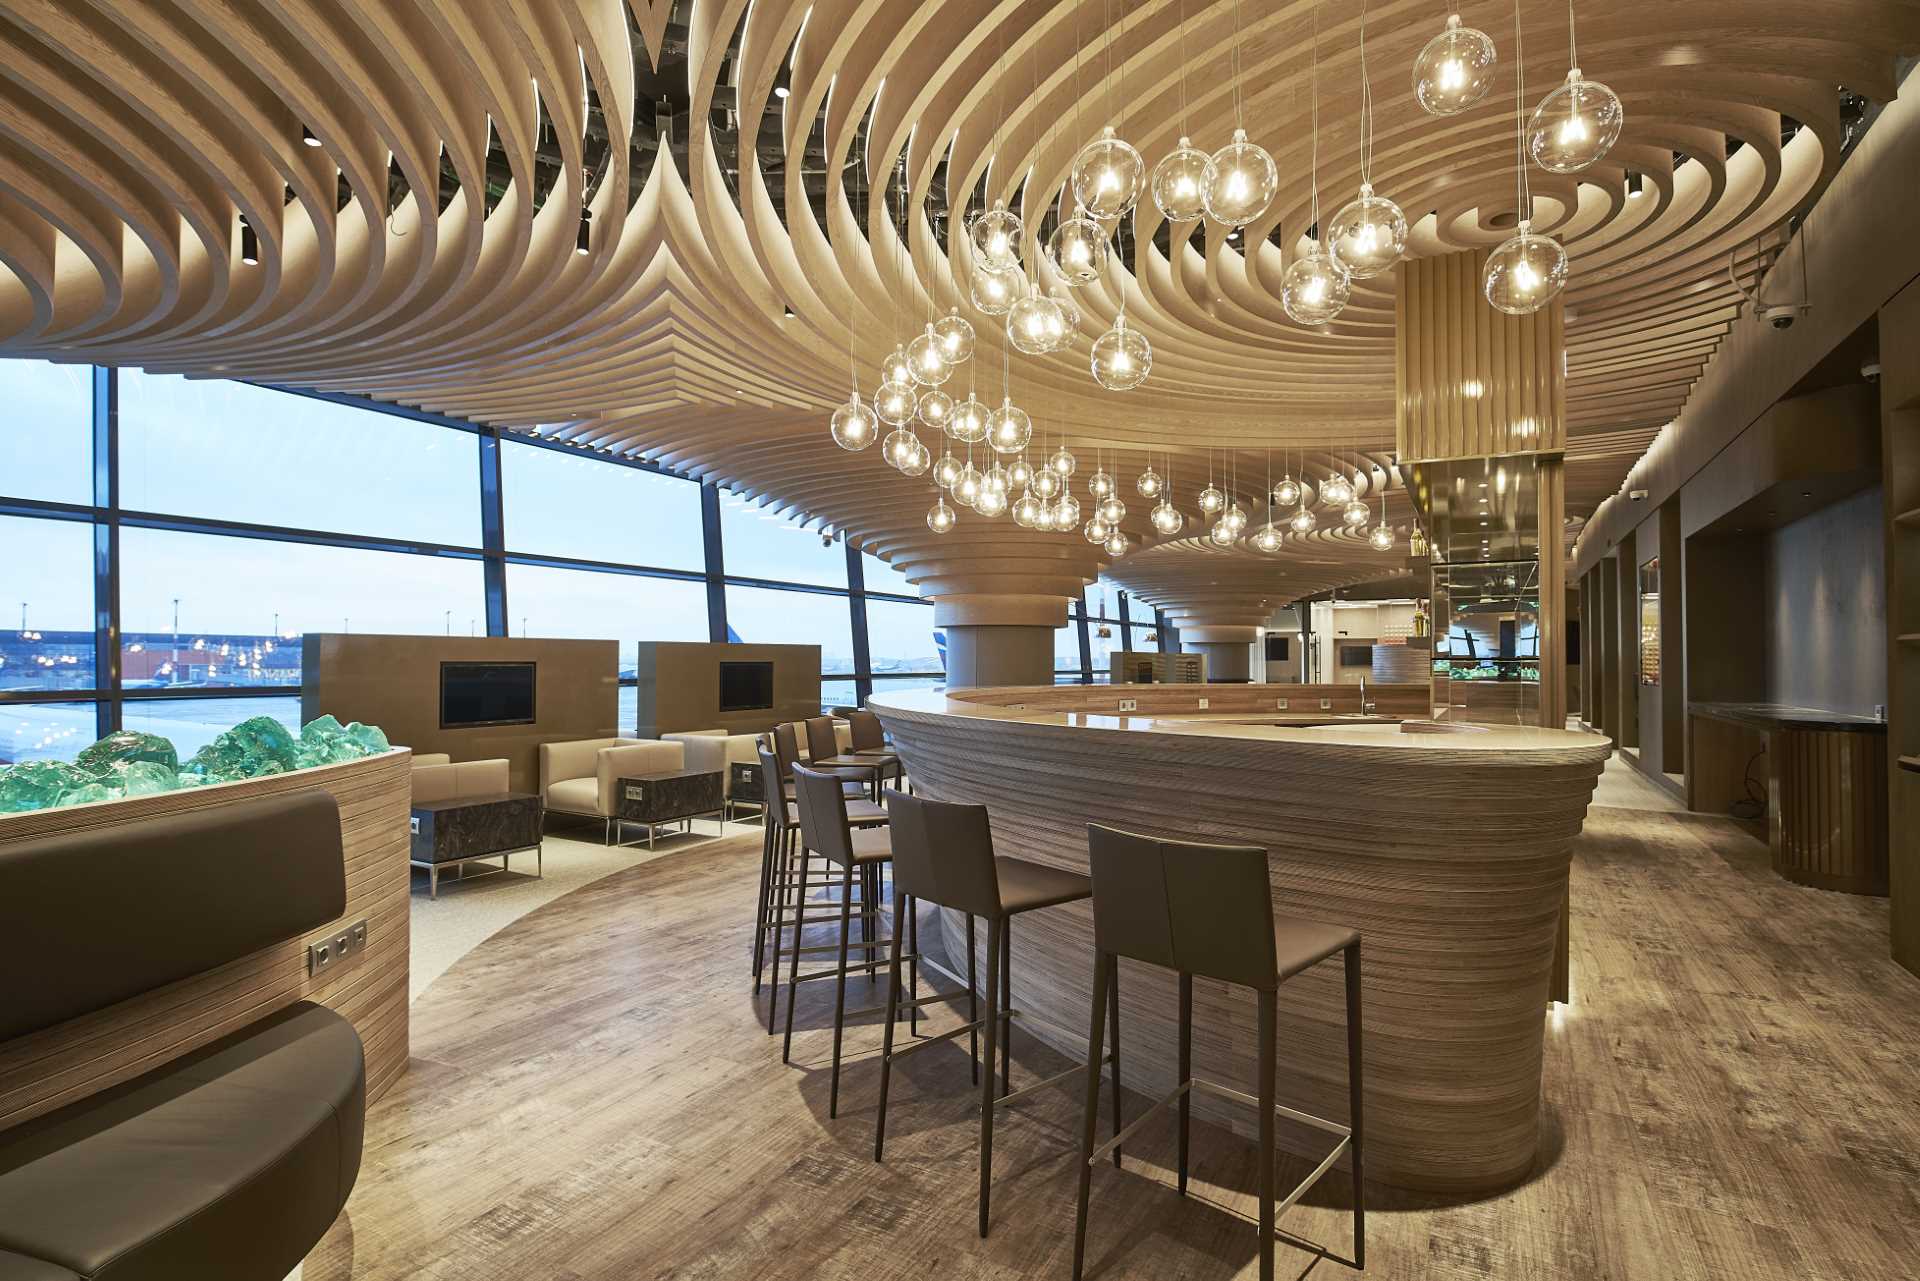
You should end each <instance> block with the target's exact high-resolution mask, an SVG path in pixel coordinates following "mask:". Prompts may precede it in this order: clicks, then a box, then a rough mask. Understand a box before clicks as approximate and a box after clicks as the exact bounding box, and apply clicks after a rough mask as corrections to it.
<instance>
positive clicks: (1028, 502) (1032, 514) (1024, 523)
mask: <svg viewBox="0 0 1920 1281" xmlns="http://www.w3.org/2000/svg"><path fill="white" fill-rule="evenodd" d="M1010 510H1011V511H1012V513H1013V523H1014V524H1016V525H1018V526H1020V528H1022V529H1032V528H1033V526H1034V522H1035V521H1036V520H1037V519H1038V518H1039V516H1040V500H1039V499H1038V498H1035V497H1034V496H1033V491H1032V490H1028V491H1027V492H1026V493H1024V494H1022V495H1020V497H1018V498H1016V499H1014V500H1013V507H1012V508H1011V509H1010Z"/></svg>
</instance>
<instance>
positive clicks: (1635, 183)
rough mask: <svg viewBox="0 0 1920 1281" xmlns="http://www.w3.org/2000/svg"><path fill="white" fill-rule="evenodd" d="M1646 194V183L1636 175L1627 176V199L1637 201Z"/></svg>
mask: <svg viewBox="0 0 1920 1281" xmlns="http://www.w3.org/2000/svg"><path fill="white" fill-rule="evenodd" d="M1646 194H1647V182H1646V179H1645V178H1642V177H1641V176H1640V175H1639V174H1637V173H1629V174H1628V175H1627V199H1629V200H1638V199H1639V198H1640V197H1642V196H1644V195H1646Z"/></svg>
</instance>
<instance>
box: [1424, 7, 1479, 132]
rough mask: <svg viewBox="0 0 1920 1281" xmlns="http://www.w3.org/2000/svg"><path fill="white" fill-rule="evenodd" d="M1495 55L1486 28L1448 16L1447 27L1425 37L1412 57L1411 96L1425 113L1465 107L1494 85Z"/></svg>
mask: <svg viewBox="0 0 1920 1281" xmlns="http://www.w3.org/2000/svg"><path fill="white" fill-rule="evenodd" d="M1495 61H1496V55H1495V53H1494V49H1493V41H1491V40H1489V39H1488V38H1487V36H1486V33H1485V32H1482V31H1476V30H1474V29H1473V28H1472V27H1463V26H1461V25H1460V15H1459V14H1457V13H1454V14H1449V15H1448V16H1447V29H1446V30H1445V31H1442V32H1441V33H1440V34H1439V35H1437V36H1435V37H1434V38H1433V39H1431V40H1429V41H1427V44H1426V47H1425V48H1424V49H1422V50H1420V55H1419V56H1418V57H1416V58H1415V59H1414V60H1413V96H1414V98H1415V99H1416V100H1417V101H1418V102H1419V103H1420V107H1421V109H1422V110H1424V111H1425V112H1427V114H1428V115H1434V116H1451V115H1455V114H1457V113H1458V112H1462V111H1465V110H1466V109H1467V108H1468V107H1471V106H1472V105H1473V104H1474V103H1476V102H1478V101H1480V100H1481V99H1482V98H1484V97H1486V96H1487V92H1488V91H1489V90H1491V89H1492V88H1493V65H1494V62H1495Z"/></svg>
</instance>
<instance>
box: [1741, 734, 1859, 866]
mask: <svg viewBox="0 0 1920 1281" xmlns="http://www.w3.org/2000/svg"><path fill="white" fill-rule="evenodd" d="M1768 739H1769V744H1768V749H1767V752H1768V757H1769V763H1768V781H1769V784H1770V785H1769V787H1768V810H1767V820H1768V845H1769V846H1770V847H1771V849H1772V852H1773V867H1774V870H1775V871H1776V872H1778V873H1779V874H1780V875H1781V876H1783V877H1785V878H1786V879H1787V880H1790V881H1793V882H1794V883H1796V884H1799V885H1811V886H1814V887H1815V888H1818V889H1827V890H1840V891H1844V892H1847V893H1853V894H1875V895H1878V894H1885V893H1886V892H1887V870H1888V869H1887V860H1888V831H1887V802H1886V792H1887V765H1886V754H1885V752H1884V751H1883V750H1881V746H1880V737H1879V735H1877V734H1867V733H1857V732H1849V731H1836V730H1819V729H1805V730H1782V729H1776V730H1774V731H1772V732H1771V733H1770V734H1769V736H1768Z"/></svg>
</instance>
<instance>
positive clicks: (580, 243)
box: [573, 209, 593, 258]
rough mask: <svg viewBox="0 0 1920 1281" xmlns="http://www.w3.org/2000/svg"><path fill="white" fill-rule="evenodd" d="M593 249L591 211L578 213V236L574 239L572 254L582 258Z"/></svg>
mask: <svg viewBox="0 0 1920 1281" xmlns="http://www.w3.org/2000/svg"><path fill="white" fill-rule="evenodd" d="M592 248H593V210H591V209H582V210H581V211H580V234H579V235H577V236H575V237H574V240H573V252H575V253H577V254H579V255H580V256H581V257H582V258H584V257H586V256H587V253H588V251H590V250H591V249H592Z"/></svg>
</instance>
